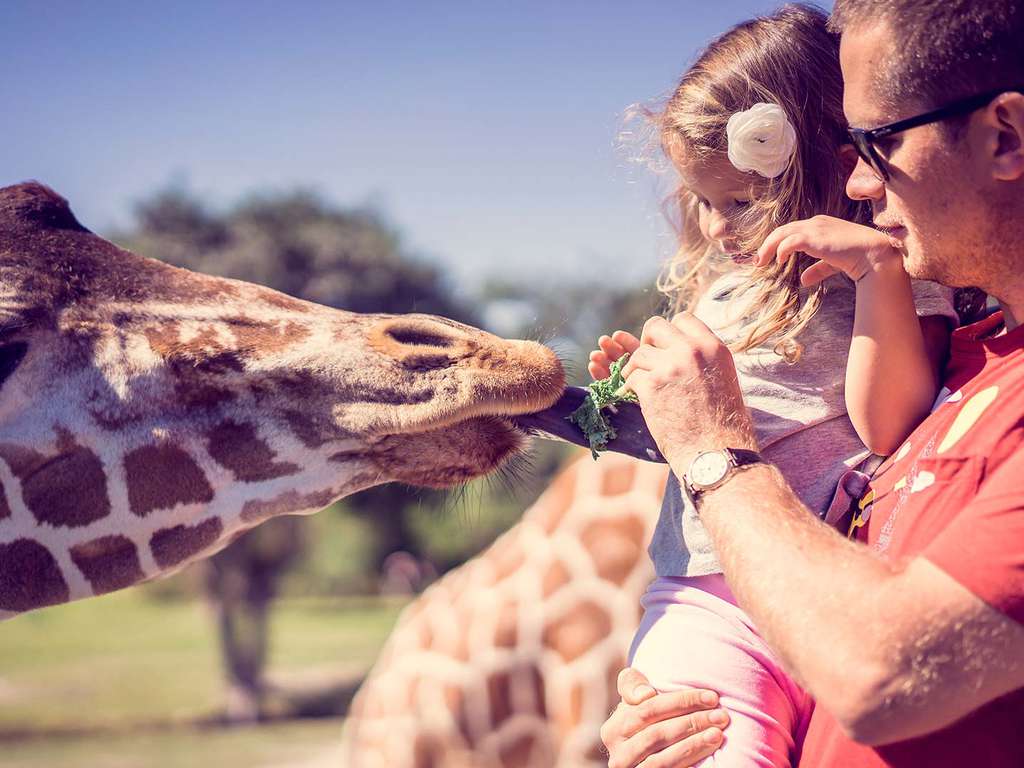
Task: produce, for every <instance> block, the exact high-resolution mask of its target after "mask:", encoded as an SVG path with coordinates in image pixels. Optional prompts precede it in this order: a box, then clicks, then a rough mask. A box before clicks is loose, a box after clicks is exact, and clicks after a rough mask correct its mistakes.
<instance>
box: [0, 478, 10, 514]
mask: <svg viewBox="0 0 1024 768" xmlns="http://www.w3.org/2000/svg"><path fill="white" fill-rule="evenodd" d="M10 516H11V507H10V505H9V504H8V503H7V493H6V492H5V491H4V487H3V486H2V485H0V520H3V519H4V518H5V517H10Z"/></svg>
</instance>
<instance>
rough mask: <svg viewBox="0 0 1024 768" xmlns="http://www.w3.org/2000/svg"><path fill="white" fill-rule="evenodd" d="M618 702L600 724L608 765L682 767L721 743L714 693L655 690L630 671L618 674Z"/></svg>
mask: <svg viewBox="0 0 1024 768" xmlns="http://www.w3.org/2000/svg"><path fill="white" fill-rule="evenodd" d="M618 690H619V696H621V697H622V701H621V702H620V703H619V705H618V706H617V707H616V708H615V711H614V712H612V714H611V717H609V718H608V720H607V721H605V724H604V725H602V726H601V741H603V742H604V746H605V748H606V749H607V750H608V768H634V766H638V765H640V764H641V763H643V766H644V768H688V767H689V766H692V765H696V764H697V763H699V762H700V761H701V760H703V759H704V758H705V757H707V756H708V755H710V754H712V753H713V752H714V751H715V750H717V749H718V748H719V747H720V746H721V745H722V729H723V728H725V726H726V725H728V724H729V715H728V714H727V713H726V711H725V710H724V709H715V705H717V704H718V694H717V693H715V692H714V691H705V690H701V689H698V688H688V689H686V690H682V691H672V692H670V693H657V692H656V691H655V690H654V689H653V688H652V687H651V685H650V683H649V682H647V678H646V677H644V676H643V675H642V674H640V673H639V672H637V671H636V670H635V669H631V668H626V669H624V670H622V672H620V673H619V679H618Z"/></svg>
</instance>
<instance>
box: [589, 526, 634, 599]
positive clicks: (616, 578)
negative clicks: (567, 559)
mask: <svg viewBox="0 0 1024 768" xmlns="http://www.w3.org/2000/svg"><path fill="white" fill-rule="evenodd" d="M580 543H581V544H582V545H583V547H584V548H585V549H586V550H587V551H588V552H589V553H590V556H591V559H592V560H593V563H594V568H595V570H596V571H597V573H598V575H599V576H600V577H601V578H602V579H607V580H608V581H610V582H612V583H613V584H618V585H620V586H621V585H622V584H623V582H625V581H626V579H627V578H628V577H629V575H630V574H631V573H632V572H633V570H634V569H635V568H636V566H637V563H639V562H640V561H641V560H642V558H643V547H644V525H643V522H642V521H641V520H639V519H638V518H636V517H622V518H620V519H618V520H596V521H594V522H593V523H591V524H590V525H588V526H587V527H586V528H584V529H583V532H582V533H581V534H580Z"/></svg>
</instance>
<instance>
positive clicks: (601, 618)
mask: <svg viewBox="0 0 1024 768" xmlns="http://www.w3.org/2000/svg"><path fill="white" fill-rule="evenodd" d="M611 630H612V622H611V619H610V618H609V616H608V614H607V612H606V611H605V610H604V609H603V608H601V607H600V606H599V605H597V604H595V603H593V602H590V601H588V602H585V603H580V604H579V605H578V606H576V607H575V608H574V609H573V610H571V611H568V612H567V613H565V614H564V615H563V616H561V617H560V618H558V619H556V620H555V621H553V622H551V623H550V624H548V625H547V626H546V627H545V628H544V633H543V640H544V645H545V646H547V647H548V648H550V649H552V650H553V651H555V652H556V653H558V654H559V655H560V656H561V657H562V659H563V660H564V661H565V662H566V663H569V662H571V661H573V660H574V659H577V658H579V657H580V656H582V655H583V654H585V653H586V652H587V651H589V650H590V649H591V648H593V647H594V646H595V645H597V643H599V642H600V641H601V640H603V639H604V638H605V637H607V636H608V633H609V632H611Z"/></svg>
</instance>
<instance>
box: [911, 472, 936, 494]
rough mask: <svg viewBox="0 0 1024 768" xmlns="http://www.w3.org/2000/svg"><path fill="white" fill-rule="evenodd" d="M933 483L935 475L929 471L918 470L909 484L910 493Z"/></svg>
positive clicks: (921, 489)
mask: <svg viewBox="0 0 1024 768" xmlns="http://www.w3.org/2000/svg"><path fill="white" fill-rule="evenodd" d="M934 484H935V475H934V474H932V473H931V472H918V473H917V477H915V478H914V483H913V485H911V486H910V492H911V493H917V492H918V491H923V490H924V489H925V488H928V487H930V486H932V485H934Z"/></svg>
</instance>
